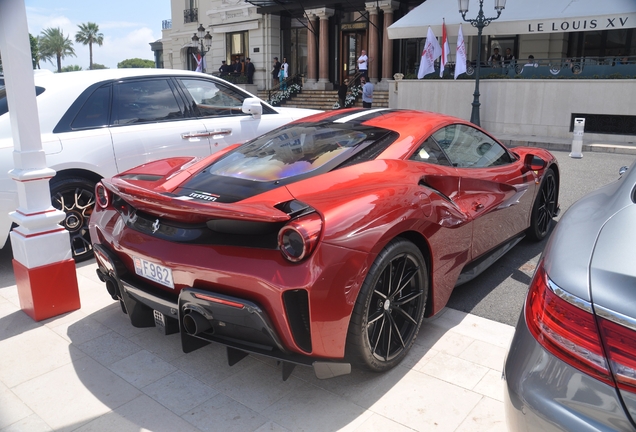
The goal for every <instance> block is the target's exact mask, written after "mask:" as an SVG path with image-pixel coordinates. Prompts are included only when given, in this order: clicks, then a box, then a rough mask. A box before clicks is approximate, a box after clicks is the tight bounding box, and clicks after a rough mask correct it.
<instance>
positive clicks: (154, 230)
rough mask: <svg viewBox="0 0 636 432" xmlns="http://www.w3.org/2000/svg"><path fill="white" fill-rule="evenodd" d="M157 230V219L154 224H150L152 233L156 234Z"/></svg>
mask: <svg viewBox="0 0 636 432" xmlns="http://www.w3.org/2000/svg"><path fill="white" fill-rule="evenodd" d="M157 230H159V219H157V220H156V221H155V223H153V224H152V233H153V234H154V233H156V232H157Z"/></svg>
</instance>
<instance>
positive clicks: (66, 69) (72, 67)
mask: <svg viewBox="0 0 636 432" xmlns="http://www.w3.org/2000/svg"><path fill="white" fill-rule="evenodd" d="M81 70H82V67H81V66H80V65H68V66H64V67H63V68H62V70H61V72H74V71H81Z"/></svg>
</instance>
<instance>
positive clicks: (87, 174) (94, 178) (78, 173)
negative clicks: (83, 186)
mask: <svg viewBox="0 0 636 432" xmlns="http://www.w3.org/2000/svg"><path fill="white" fill-rule="evenodd" d="M69 178H83V179H86V180H89V181H91V182H93V183H97V182H98V181H100V180H101V179H102V178H103V176H101V175H99V174H97V173H95V172H93V171H90V170H87V169H79V168H72V169H63V170H59V171H57V172H56V173H55V176H54V177H53V178H52V179H51V182H52V183H54V182H55V181H61V180H66V179H69Z"/></svg>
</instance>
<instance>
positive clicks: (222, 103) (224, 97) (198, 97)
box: [179, 77, 291, 152]
mask: <svg viewBox="0 0 636 432" xmlns="http://www.w3.org/2000/svg"><path fill="white" fill-rule="evenodd" d="M179 82H180V83H181V86H182V88H183V89H184V91H185V92H186V93H187V95H188V96H189V97H191V98H192V102H191V103H192V104H193V106H194V109H195V111H196V112H197V113H198V114H197V115H198V116H199V117H200V118H201V120H202V121H203V123H204V124H205V127H206V130H207V131H208V133H209V139H210V146H211V148H212V151H213V152H214V151H218V150H220V149H222V148H224V147H225V146H228V145H231V144H236V143H244V142H245V141H248V140H251V139H252V138H256V137H257V136H259V135H262V134H264V133H265V132H269V131H270V130H272V129H275V128H277V127H278V126H282V125H283V124H285V123H288V122H289V121H290V120H291V119H290V118H287V117H286V116H283V115H281V114H278V113H276V112H275V111H274V110H272V109H269V108H268V107H264V108H263V115H262V116H260V118H254V117H253V116H251V115H250V114H246V113H244V112H243V109H242V108H243V101H244V100H245V99H246V98H247V97H248V95H247V94H246V93H243V92H241V91H239V90H238V89H236V88H234V87H232V86H230V85H229V84H226V83H224V82H221V81H219V80H212V79H206V78H191V77H182V78H179Z"/></svg>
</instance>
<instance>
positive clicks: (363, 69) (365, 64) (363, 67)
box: [358, 50, 369, 81]
mask: <svg viewBox="0 0 636 432" xmlns="http://www.w3.org/2000/svg"><path fill="white" fill-rule="evenodd" d="M358 70H359V71H360V73H361V74H362V76H363V77H364V80H365V81H366V80H367V79H369V75H368V70H369V57H367V52H366V51H365V50H362V51H361V52H360V57H358Z"/></svg>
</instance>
